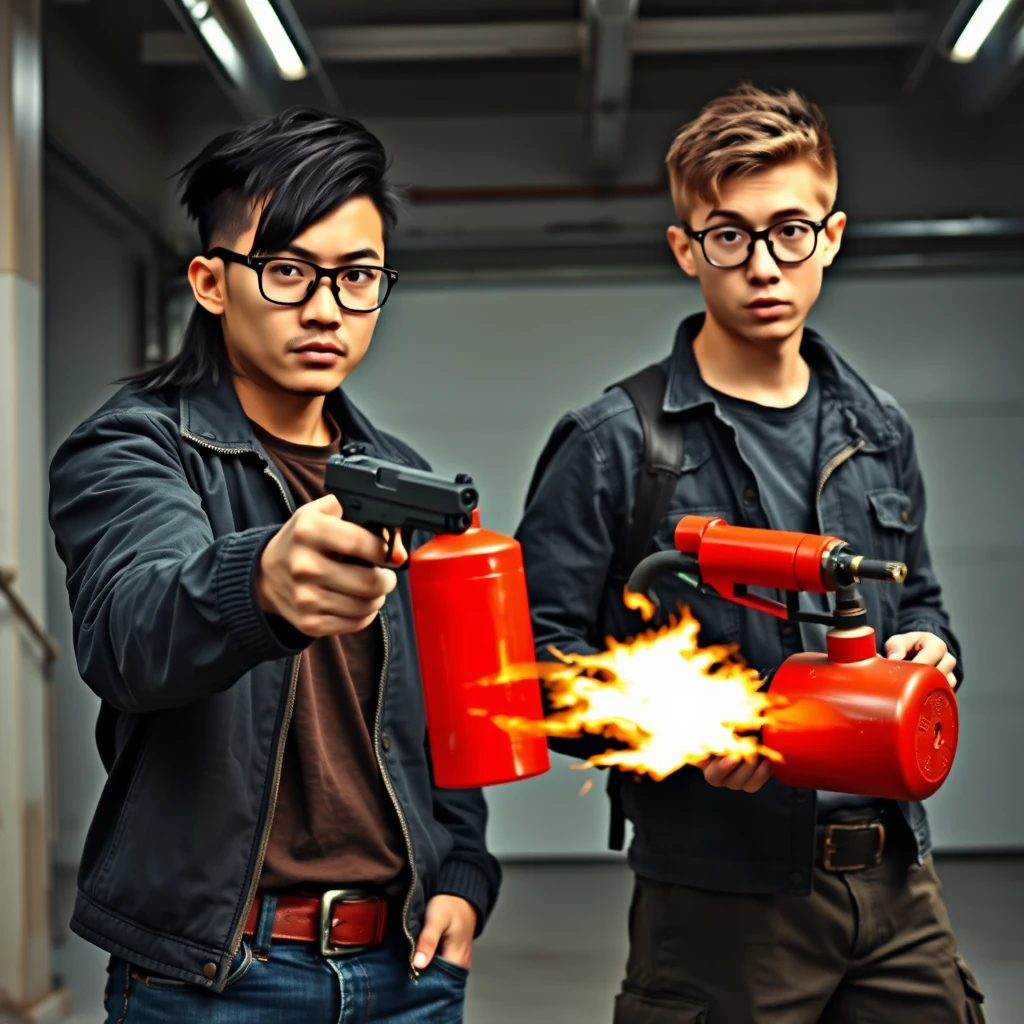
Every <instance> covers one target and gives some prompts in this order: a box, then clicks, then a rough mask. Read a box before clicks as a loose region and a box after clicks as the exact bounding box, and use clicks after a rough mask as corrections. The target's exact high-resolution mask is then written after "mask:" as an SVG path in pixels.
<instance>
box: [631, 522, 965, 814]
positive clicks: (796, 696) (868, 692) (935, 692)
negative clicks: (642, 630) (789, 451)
mask: <svg viewBox="0 0 1024 1024" xmlns="http://www.w3.org/2000/svg"><path fill="white" fill-rule="evenodd" d="M667 572H671V573H673V574H675V575H677V576H678V577H679V578H680V579H683V580H684V581H685V582H687V583H688V584H690V585H691V586H693V587H696V588H697V589H699V590H700V591H701V592H704V593H708V594H714V595H717V596H719V597H722V598H724V599H726V600H729V601H734V602H736V603H737V604H741V605H745V606H747V607H749V608H755V609H757V610H759V611H763V612H766V613H768V614H771V615H776V616H778V617H779V618H783V619H786V620H788V621H790V622H818V623H822V624H824V625H827V626H830V627H831V628H830V629H829V631H828V633H827V635H826V645H827V650H828V653H827V654H821V653H802V654H794V655H791V656H790V657H788V658H786V660H785V661H783V662H782V664H781V665H779V667H778V668H777V669H776V670H775V672H774V673H773V674H772V675H771V677H770V683H769V692H770V693H771V694H773V695H775V696H778V697H781V698H783V700H782V701H781V704H782V706H781V707H779V708H776V709H775V710H773V711H772V712H771V713H770V715H769V716H768V717H767V718H766V722H765V725H764V727H763V729H762V730H761V740H762V742H763V743H764V745H765V746H766V747H769V748H770V749H772V750H775V751H776V752H777V753H778V754H780V755H781V757H782V761H781V762H778V763H776V764H775V766H774V769H773V770H774V774H775V777H776V778H777V779H778V780H779V781H780V782H782V783H784V784H785V785H788V786H795V787H799V788H804V789H821V790H830V791H833V792H837V793H851V794H860V795H864V796H874V797H881V798H887V799H892V800H923V799H925V798H926V797H929V796H931V795H932V794H933V793H934V792H935V791H936V790H937V789H938V788H939V787H940V786H941V785H942V783H943V782H944V781H945V779H946V777H947V776H948V775H949V772H950V769H951V768H952V765H953V758H954V755H955V754H956V745H957V733H958V724H959V719H958V717H957V705H956V698H955V697H954V695H953V689H952V687H951V686H950V684H949V681H948V680H947V679H946V677H945V675H943V673H941V672H939V671H938V669H936V668H934V667H932V666H930V665H923V664H920V663H917V662H912V661H891V660H889V659H887V658H883V657H881V656H879V654H878V652H877V647H876V642H875V641H876V638H875V631H874V630H873V629H872V628H871V627H870V626H869V625H868V624H867V615H866V613H865V609H864V606H863V601H862V599H861V597H860V593H859V591H858V588H857V584H858V583H859V582H860V581H861V580H869V579H870V580H882V581H887V582H890V583H902V582H903V581H904V580H905V579H906V574H907V567H906V566H905V565H904V564H903V563H902V562H886V561H880V560H877V559H869V558H865V557H863V556H862V555H859V554H857V553H855V552H854V551H853V550H852V549H851V548H850V546H849V545H848V544H846V543H845V542H844V541H843V540H841V539H840V538H838V537H825V536H819V535H816V534H804V533H791V532H787V531H782V530H762V529H755V528H752V527H737V526H730V525H729V524H728V523H726V522H725V521H724V520H723V519H718V518H707V517H704V516H684V517H683V518H682V519H681V520H680V521H679V523H678V524H677V525H676V530H675V550H670V551H661V552H657V553H656V554H653V555H651V556H649V557H648V558H645V559H644V560H643V561H642V562H640V564H639V565H638V566H637V567H636V569H635V570H634V571H633V574H632V575H631V577H630V579H629V583H628V584H627V586H628V589H629V590H630V591H632V592H634V593H638V594H643V595H646V596H648V597H649V598H651V599H652V600H653V599H654V598H653V595H652V594H651V593H650V588H651V586H652V584H653V582H654V580H655V578H656V577H657V576H659V575H661V574H663V573H667ZM750 587H766V588H772V589H779V590H782V591H784V592H785V595H786V603H785V604H781V603H780V602H778V601H772V600H770V599H768V598H766V597H763V596H761V595H759V594H753V593H750V591H749V589H748V588H750ZM800 591H807V592H811V593H829V592H834V593H835V595H836V596H835V600H834V606H833V611H832V612H831V613H828V614H826V613H821V612H808V611H801V610H800V608H799V593H800Z"/></svg>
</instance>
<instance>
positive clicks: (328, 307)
mask: <svg viewBox="0 0 1024 1024" xmlns="http://www.w3.org/2000/svg"><path fill="white" fill-rule="evenodd" d="M302 316H303V319H304V320H308V321H311V322H314V323H318V324H333V325H338V324H340V323H341V307H340V306H339V305H338V303H337V300H336V299H335V298H334V289H333V288H332V287H331V282H330V279H329V278H326V277H323V278H321V279H320V280H319V281H318V282H317V286H316V288H314V289H313V294H312V295H310V297H309V298H308V299H307V300H306V304H305V305H304V306H303V307H302Z"/></svg>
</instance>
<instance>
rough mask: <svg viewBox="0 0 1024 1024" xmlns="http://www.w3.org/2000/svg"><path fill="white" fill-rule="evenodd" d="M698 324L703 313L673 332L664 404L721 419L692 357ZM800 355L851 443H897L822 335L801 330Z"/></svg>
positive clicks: (864, 386)
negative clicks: (707, 412) (816, 377)
mask: <svg viewBox="0 0 1024 1024" xmlns="http://www.w3.org/2000/svg"><path fill="white" fill-rule="evenodd" d="M703 326H704V314H703V313H697V314H695V315H693V316H689V317H687V318H686V319H685V320H684V321H683V322H682V323H681V324H680V325H679V328H678V330H677V331H676V339H675V345H674V346H673V349H672V355H671V357H670V360H669V366H668V371H669V379H668V388H667V389H666V392H665V403H664V405H663V409H664V410H665V412H667V413H676V414H678V413H685V412H690V411H695V410H696V409H698V408H699V407H701V406H708V407H711V408H714V411H715V413H716V415H719V416H721V412H720V411H719V410H718V407H717V403H716V402H715V399H714V394H713V393H712V391H711V389H710V388H709V387H708V386H707V384H705V383H704V380H703V378H702V377H701V375H700V369H699V368H698V366H697V359H696V357H695V356H694V354H693V342H694V339H695V338H696V337H697V335H698V333H699V332H700V329H701V327H703ZM800 352H801V354H802V355H803V357H804V358H805V359H806V360H807V362H808V363H810V364H811V365H812V366H813V367H814V368H815V369H816V370H817V371H818V374H819V376H820V380H821V387H822V396H823V398H824V399H825V400H826V401H828V402H829V404H830V405H832V406H833V409H834V411H836V412H839V413H840V414H841V416H842V422H843V430H844V432H845V433H846V434H847V435H848V436H849V439H850V440H851V441H852V442H856V441H859V440H863V442H864V446H865V449H867V450H874V451H884V450H886V449H888V448H891V447H892V446H893V445H894V444H896V443H897V442H898V441H899V432H898V431H897V430H896V429H895V428H894V427H893V425H892V423H891V422H890V417H889V416H888V415H887V413H886V409H885V407H884V406H883V405H882V402H881V400H880V399H879V397H878V395H877V393H876V392H875V391H874V389H873V388H872V387H871V386H870V385H869V384H868V383H867V382H866V381H865V380H864V379H863V378H862V377H861V376H860V375H859V374H857V373H856V371H854V370H853V368H852V367H851V366H850V365H849V364H848V363H846V362H845V361H844V360H843V359H841V358H840V357H839V355H838V354H837V353H836V352H835V351H834V350H833V349H832V348H831V346H829V345H828V344H827V343H826V342H825V340H824V339H823V338H822V337H821V335H819V334H818V333H817V332H816V331H813V330H811V329H810V328H806V327H805V328H804V338H803V343H802V344H801V347H800ZM830 419H831V417H830Z"/></svg>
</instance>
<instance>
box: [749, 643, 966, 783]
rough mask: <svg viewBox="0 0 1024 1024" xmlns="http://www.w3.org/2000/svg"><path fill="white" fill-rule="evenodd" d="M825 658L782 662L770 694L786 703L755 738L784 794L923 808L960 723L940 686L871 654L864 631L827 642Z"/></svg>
mask: <svg viewBox="0 0 1024 1024" xmlns="http://www.w3.org/2000/svg"><path fill="white" fill-rule="evenodd" d="M826 641H827V645H828V654H827V655H826V654H818V653H804V654H794V655H792V656H790V657H789V658H787V659H786V660H785V661H784V662H783V663H782V664H781V665H780V666H779V668H778V669H777V670H776V672H775V674H774V676H773V677H772V680H771V685H770V688H769V692H770V693H772V694H774V695H777V696H782V697H785V698H787V701H788V706H787V707H784V708H782V709H781V710H776V711H773V713H772V724H771V725H766V727H765V728H764V729H763V731H762V740H763V742H764V744H765V745H766V746H768V747H770V748H771V749H773V750H775V751H777V752H778V753H779V754H781V755H782V757H783V761H782V763H780V764H776V765H775V766H774V768H773V772H774V774H775V777H776V778H777V779H778V780H779V781H780V782H782V783H783V784H784V785H787V786H795V787H798V788H801V789H822V790H831V791H834V792H838V793H854V794H863V795H865V796H875V797H884V798H887V799H890V800H924V799H925V798H927V797H929V796H931V795H932V794H933V793H934V792H935V791H936V790H937V789H938V788H939V786H941V785H942V783H943V782H944V781H945V779H946V776H947V775H948V774H949V771H950V769H951V768H952V765H953V758H954V756H955V754H956V746H957V736H958V731H959V719H958V716H957V705H956V697H955V696H954V694H953V688H952V687H951V686H950V685H949V681H948V680H947V679H946V677H945V676H944V675H943V674H942V673H941V672H940V671H939V670H938V669H936V668H934V667H932V666H931V665H924V664H921V663H919V662H914V661H893V660H889V659H887V658H883V657H881V656H879V655H878V654H877V653H876V650H875V632H874V630H873V629H871V628H870V627H868V626H863V627H860V628H858V629H852V630H834V631H831V632H829V633H828V634H827V637H826Z"/></svg>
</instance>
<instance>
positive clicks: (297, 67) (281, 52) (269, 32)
mask: <svg viewBox="0 0 1024 1024" xmlns="http://www.w3.org/2000/svg"><path fill="white" fill-rule="evenodd" d="M245 5H246V6H247V7H248V8H249V13H250V14H251V15H252V19H253V21H255V22H256V27H257V28H258V29H259V30H260V33H261V34H262V35H263V38H264V39H265V40H266V43H267V46H269V47H270V52H271V53H272V54H273V55H274V61H275V62H276V63H277V70H278V74H280V76H281V77H282V78H284V79H286V80H287V81H289V82H294V81H297V80H298V79H300V78H305V77H306V74H307V71H306V65H305V64H303V62H302V58H301V57H300V56H299V51H298V50H296V49H295V44H294V43H293V42H292V40H291V37H290V36H289V35H288V31H287V29H285V27H284V25H283V24H282V22H281V19H280V17H278V14H277V11H275V10H274V8H273V5H272V4H271V3H270V0H245Z"/></svg>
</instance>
